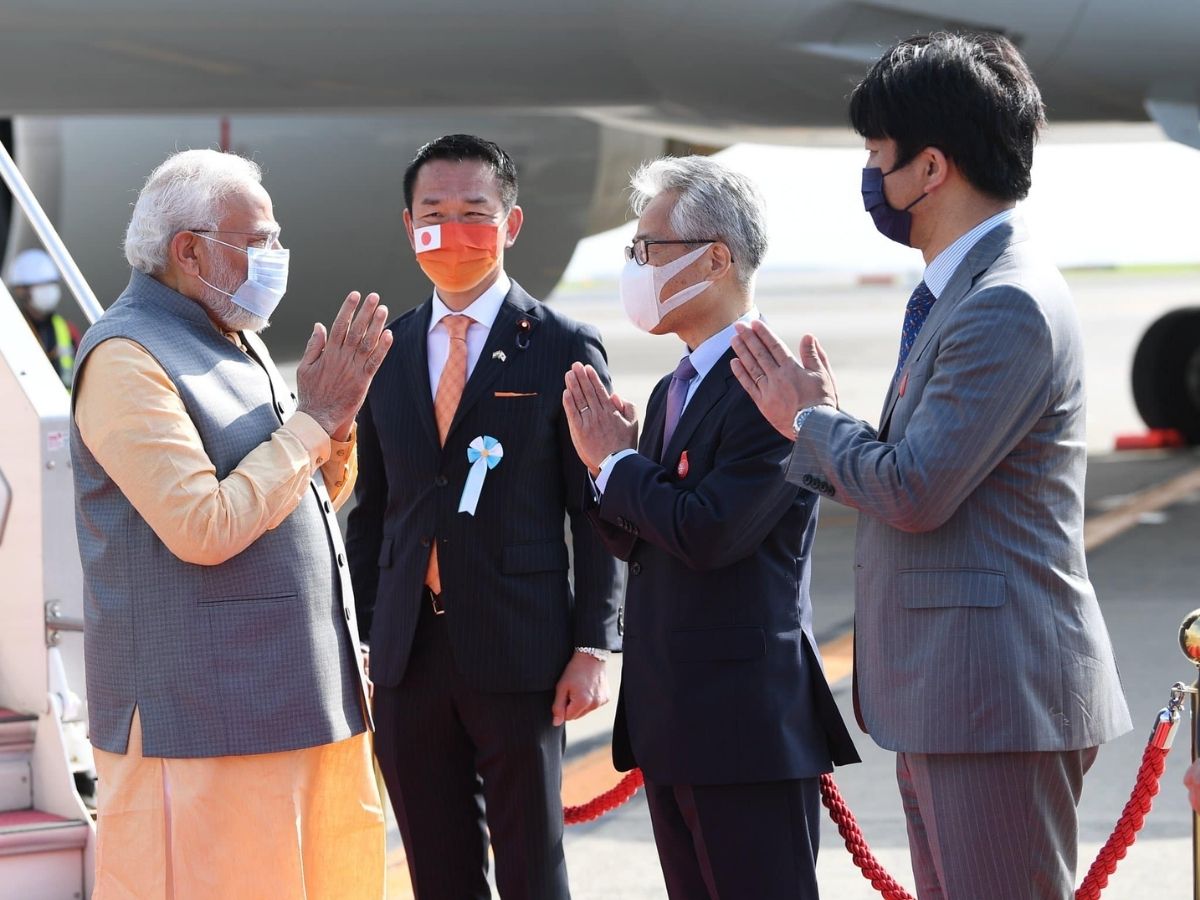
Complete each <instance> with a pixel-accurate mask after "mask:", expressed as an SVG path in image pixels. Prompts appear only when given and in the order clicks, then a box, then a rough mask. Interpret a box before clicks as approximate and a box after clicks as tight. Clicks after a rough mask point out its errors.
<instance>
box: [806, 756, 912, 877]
mask: <svg viewBox="0 0 1200 900" xmlns="http://www.w3.org/2000/svg"><path fill="white" fill-rule="evenodd" d="M821 802H822V803H823V804H825V808H826V809H827V810H829V818H831V819H833V822H834V824H835V825H837V829H838V834H840V835H841V836H842V840H843V841H845V842H846V849H847V850H849V851H850V856H851V857H853V859H854V864H855V865H856V866H858V868H859V869H860V870H862V873H863V878H865V879H867V881H869V882H871V886H872V887H873V888H875V890H877V891H879V893H880V894H882V895H883V897H884V900H914V898H913V895H912V894H910V893H909V892H908V891H906V890H905V889H904V888H903V887H901V885H900V883H899V882H898V881H896V879H895V878H893V877H892V876H891V875H889V874H888V873H887V870H885V869H884V868H883V866H882V865H881V864H880V862H879V860H877V859H876V858H875V854H874V853H872V852H871V848H870V847H868V846H867V840H866V838H864V837H863V833H862V830H861V829H860V828H859V827H858V821H857V820H856V819H855V818H854V813H852V812H850V807H848V806H847V805H846V803H845V801H844V800H842V794H841V792H840V791H839V790H838V787H837V785H836V784H835V783H834V781H833V776H832V775H822V776H821Z"/></svg>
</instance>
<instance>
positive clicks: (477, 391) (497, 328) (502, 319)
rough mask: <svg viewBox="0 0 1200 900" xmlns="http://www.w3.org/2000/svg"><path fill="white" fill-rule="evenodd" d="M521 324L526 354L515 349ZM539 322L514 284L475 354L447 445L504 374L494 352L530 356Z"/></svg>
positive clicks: (535, 310)
mask: <svg viewBox="0 0 1200 900" xmlns="http://www.w3.org/2000/svg"><path fill="white" fill-rule="evenodd" d="M522 320H524V321H527V322H528V323H529V325H530V327H529V329H528V332H529V343H528V349H527V350H521V349H519V347H518V345H517V333H518V331H521V330H523V329H520V328H519V324H520V322H521V321H522ZM541 320H542V314H541V310H540V309H538V305H537V301H536V300H534V299H533V298H532V297H530V296H529V295H528V294H526V293H525V291H524V290H523V289H522V288H521V287H520V285H518V284H517V283H516V282H515V281H514V282H513V285H512V287H511V288H510V289H509V292H508V296H506V297H505V298H504V302H503V303H502V304H500V311H499V312H498V313H496V321H494V322H493V323H492V328H491V330H490V331H489V332H488V337H487V343H485V344H484V346H483V352H482V353H480V354H479V360H478V361H477V362H476V363H475V370H474V371H473V372H472V373H471V377H470V378H468V379H467V384H466V387H464V388H463V394H462V399H461V400H459V402H458V409H457V410H456V411H455V413H454V421H452V422H451V423H450V430H449V431H448V432H447V433H446V440H447V441H449V440H450V435H452V434H453V433H454V430H455V429H456V428H458V426H459V424H460V423H461V422H462V420H463V418H464V417H465V416H466V415H467V413H469V412H470V411H471V408H472V407H474V406H475V404H476V403H478V402H479V399H480V398H481V397H483V396H484V394H485V393H486V392H487V390H488V388H490V387H491V386H492V382H494V381H495V380H496V378H497V377H498V376H499V375H500V373H501V372H502V371H504V366H505V363H503V362H501V361H500V360H498V359H494V358H493V354H494V353H495V352H496V351H497V350H503V351H504V353H505V354H506V356H512V355H513V354H514V353H527V352H534V351H535V349H536V347H537V345H538V341H537V336H536V335H537V326H538V325H539V324H540V323H541Z"/></svg>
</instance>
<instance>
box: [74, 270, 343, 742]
mask: <svg viewBox="0 0 1200 900" xmlns="http://www.w3.org/2000/svg"><path fill="white" fill-rule="evenodd" d="M109 338H127V339H129V340H132V341H135V342H136V343H138V344H140V345H141V346H142V347H144V348H145V349H146V350H147V352H149V353H150V354H151V355H152V356H153V357H154V358H155V359H156V360H157V361H158V363H159V365H161V366H162V367H163V370H164V371H165V372H166V374H167V376H168V377H169V378H170V379H171V382H172V384H174V385H175V387H176V389H177V390H178V391H179V394H180V396H181V397H182V399H183V404H184V406H185V407H186V409H187V411H188V414H189V415H190V416H191V419H192V422H193V423H194V424H195V426H196V429H197V431H198V432H199V433H200V438H201V440H202V441H203V443H204V448H205V450H206V451H207V453H208V456H209V459H211V460H212V463H213V465H214V466H215V467H216V470H217V478H218V479H224V478H225V477H226V476H227V475H228V474H229V473H230V472H231V471H232V470H233V469H234V468H236V467H237V465H238V463H239V462H241V460H242V458H243V457H245V456H246V454H247V453H249V452H250V451H251V450H253V449H254V448H255V447H257V446H258V445H259V444H261V443H263V442H264V441H266V440H268V439H269V438H270V436H271V434H272V433H273V432H274V431H275V430H276V429H277V428H279V426H280V424H281V423H282V421H283V419H284V418H285V417H286V416H288V415H290V414H291V412H292V409H293V402H292V401H293V398H292V396H291V394H290V393H289V392H288V389H287V387H286V386H285V384H284V383H283V381H282V379H281V378H280V377H279V374H278V372H277V371H276V369H275V366H274V364H273V363H272V362H271V360H270V358H269V356H268V355H267V353H266V348H265V347H264V346H263V344H262V342H261V341H260V340H258V338H257V337H256V336H253V335H249V336H246V342H247V345H248V346H249V347H250V349H251V351H252V352H251V354H247V353H244V352H243V351H241V350H239V349H238V348H237V347H236V346H234V345H233V344H232V343H231V342H230V341H229V340H228V339H226V338H225V337H224V336H223V335H222V334H221V333H220V332H219V331H218V330H217V329H216V328H215V327H213V325H212V324H211V322H210V321H209V319H208V317H207V315H206V314H205V312H204V310H203V309H202V308H201V307H200V306H199V305H198V304H197V303H195V302H193V301H191V300H189V299H187V298H186V297H184V296H183V295H181V294H179V293H177V292H175V291H173V290H171V289H170V288H168V287H166V286H165V285H163V284H162V283H160V282H158V281H156V280H155V279H153V278H151V277H150V276H148V275H144V274H142V273H141V272H136V271H135V272H134V273H133V277H132V279H131V280H130V282H129V287H127V288H126V289H125V292H124V293H123V294H122V295H121V296H120V298H118V300H117V302H116V303H114V304H113V305H112V307H111V308H110V309H108V311H107V312H105V314H104V315H103V316H101V318H100V319H99V320H98V321H97V322H96V324H95V325H93V326H92V327H91V328H90V329H89V330H88V332H87V334H86V335H85V336H84V338H83V342H82V343H81V345H80V347H79V354H78V357H77V362H76V377H79V373H81V372H82V371H83V370H84V369H85V367H86V366H87V360H88V356H89V355H90V353H91V351H92V350H93V349H95V347H96V346H97V345H98V344H100V343H101V342H102V341H105V340H107V339H109ZM255 357H257V359H256V358H255ZM76 396H78V395H76ZM71 460H72V465H73V468H74V475H75V507H76V527H77V530H78V534H79V550H80V555H81V557H82V560H83V574H84V591H85V597H84V623H85V629H84V648H85V655H86V670H87V694H88V714H89V725H90V730H91V740H92V743H93V744H94V745H95V746H97V747H99V748H101V749H102V750H108V751H110V752H113V753H124V752H125V750H126V746H127V739H128V735H129V726H130V722H131V720H132V717H133V710H134V708H135V707H137V708H138V709H139V710H140V715H141V724H142V740H143V752H144V753H145V754H146V755H147V756H166V757H206V756H231V755H241V754H252V753H274V752H278V751H283V750H294V749H299V748H302V747H312V746H316V745H319V744H326V743H331V742H333V741H338V740H342V739H344V738H348V737H350V736H351V735H354V734H358V733H361V732H362V731H363V729H364V728H365V727H366V722H365V721H364V709H365V706H364V703H365V700H364V697H365V692H364V691H363V687H362V682H361V669H360V667H359V663H358V628H357V624H356V621H355V618H354V598H353V594H352V593H351V588H350V580H349V573H348V569H347V567H346V561H345V552H344V550H343V548H342V540H341V533H340V531H339V530H338V523H337V519H336V517H335V516H334V514H333V511H332V508H331V506H330V504H329V502H328V496H327V494H326V492H325V487H324V482H323V479H322V476H321V475H320V473H317V475H316V476H315V477H314V478H313V483H312V488H311V490H310V491H308V493H307V494H306V495H305V497H304V499H303V500H301V502H300V505H299V506H297V507H296V509H295V510H294V511H293V512H292V514H291V515H289V516H288V517H287V518H286V519H285V520H284V521H283V522H282V523H281V524H280V525H279V526H278V527H277V528H275V529H274V530H272V531H268V532H266V533H264V534H263V535H262V536H261V537H260V538H259V539H258V540H256V541H255V542H254V543H253V544H251V545H250V546H249V547H247V548H246V549H245V550H243V551H242V552H241V553H239V554H238V555H237V556H235V557H233V558H232V559H229V560H227V561H226V562H224V563H221V564H220V565H216V566H200V565H193V564H191V563H186V562H183V561H182V560H180V559H179V558H178V557H176V556H175V555H174V554H172V553H171V551H170V550H168V549H167V547H166V545H165V544H163V542H162V541H160V540H159V539H158V537H157V536H156V535H155V534H154V532H153V531H152V530H151V529H150V526H149V525H147V524H146V522H145V520H144V519H142V517H141V516H140V515H139V514H138V512H137V510H135V509H134V508H133V506H132V505H131V504H130V503H129V501H128V500H126V499H125V496H124V495H123V494H122V493H121V491H120V489H119V488H118V487H117V486H116V485H115V484H114V483H113V481H112V479H110V478H109V477H108V475H107V474H106V473H105V471H104V469H102V468H101V467H100V465H99V464H98V463H97V462H96V459H95V457H93V456H92V454H91V452H90V451H89V450H88V448H87V447H86V446H85V445H84V443H83V441H82V440H81V438H80V436H79V430H78V428H77V427H76V425H75V421H74V416H73V415H72V419H71Z"/></svg>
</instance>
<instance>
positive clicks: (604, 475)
mask: <svg viewBox="0 0 1200 900" xmlns="http://www.w3.org/2000/svg"><path fill="white" fill-rule="evenodd" d="M635 453H637V451H636V450H630V449H628V448H627V449H625V450H618V451H617V452H616V453H610V454H608V456H606V457H604V461H603V462H601V463H600V474H599V475H597V476H596V477H595V478H594V479H592V483H593V484H594V485H596V490H597V491H599V492H600V493H601V494H603V493H604V487H605V485H607V484H608V479H609V476H610V475H612V470H613V467H614V466H615V465H616V464H617V463H619V462H620V461H621V460H623V459H624V458H625V457H627V456H632V455H633V454H635Z"/></svg>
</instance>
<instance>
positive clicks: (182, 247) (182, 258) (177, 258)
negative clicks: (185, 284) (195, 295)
mask: <svg viewBox="0 0 1200 900" xmlns="http://www.w3.org/2000/svg"><path fill="white" fill-rule="evenodd" d="M200 241H201V238H199V237H197V236H196V234H195V233H194V232H191V231H180V232H179V233H177V234H176V235H175V237H173V238H171V243H170V244H168V245H167V255H168V257H170V262H173V263H174V264H175V266H176V268H178V269H179V271H180V272H183V273H184V274H185V275H199V274H200V257H199V255H198V254H197V252H196V251H197V247H198V245H199V243H200Z"/></svg>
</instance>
